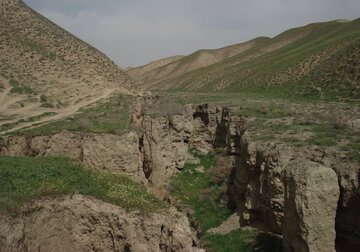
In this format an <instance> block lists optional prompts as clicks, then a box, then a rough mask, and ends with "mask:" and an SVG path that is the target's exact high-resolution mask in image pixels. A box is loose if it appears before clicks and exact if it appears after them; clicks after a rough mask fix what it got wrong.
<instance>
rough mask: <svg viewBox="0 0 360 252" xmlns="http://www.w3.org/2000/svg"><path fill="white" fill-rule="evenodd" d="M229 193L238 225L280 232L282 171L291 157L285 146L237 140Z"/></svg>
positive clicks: (282, 190)
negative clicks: (237, 218) (236, 210)
mask: <svg viewBox="0 0 360 252" xmlns="http://www.w3.org/2000/svg"><path fill="white" fill-rule="evenodd" d="M239 141H241V144H239V146H238V149H237V152H236V154H237V156H236V159H235V170H234V172H233V175H234V177H233V181H232V185H231V193H232V195H233V199H234V200H235V202H236V203H237V206H238V211H239V215H240V222H241V225H253V226H256V227H258V228H260V229H262V230H264V231H271V232H273V233H276V234H281V233H282V222H283V216H284V212H283V208H284V186H283V183H282V172H283V170H284V169H285V167H286V166H287V164H288V162H289V160H290V158H291V154H292V153H291V150H290V149H289V148H288V147H287V146H284V145H274V144H267V145H263V146H258V145H256V144H255V143H251V142H248V141H247V140H246V138H244V139H241V140H239Z"/></svg>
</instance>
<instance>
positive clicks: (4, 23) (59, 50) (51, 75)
mask: <svg viewBox="0 0 360 252" xmlns="http://www.w3.org/2000/svg"><path fill="white" fill-rule="evenodd" d="M0 75H1V76H0V88H1V94H0V116H1V118H0V120H1V122H2V124H4V123H7V124H8V123H14V122H16V123H18V124H22V123H24V122H25V121H29V118H30V117H31V118H32V121H37V120H39V118H43V119H44V118H45V117H46V118H49V119H51V118H52V117H54V116H55V115H56V116H57V117H62V115H63V114H66V115H67V114H71V113H73V112H75V111H76V110H77V109H78V108H80V107H82V106H84V105H87V104H90V103H92V102H94V101H97V100H99V99H101V98H104V97H107V96H108V95H110V93H112V92H113V91H120V92H127V90H129V89H131V88H132V83H133V81H132V79H131V78H130V77H129V76H128V75H127V74H125V73H124V72H123V70H122V69H120V68H119V67H118V66H117V65H116V64H114V63H113V62H112V61H111V60H110V59H109V58H108V57H107V56H106V55H104V54H103V53H101V52H100V51H98V50H97V49H95V48H94V47H92V46H90V45H88V44H87V43H85V42H84V41H81V40H80V39H78V38H76V37H75V36H73V35H71V34H70V33H68V32H67V31H65V30H64V29H62V28H60V27H59V26H57V25H56V24H54V23H52V22H51V21H49V20H48V19H46V18H44V17H43V16H41V15H40V14H38V13H37V12H35V11H34V10H32V9H31V8H29V7H28V6H27V5H26V4H25V3H24V2H22V1H21V0H2V1H1V3H0ZM53 119H54V118H53Z"/></svg>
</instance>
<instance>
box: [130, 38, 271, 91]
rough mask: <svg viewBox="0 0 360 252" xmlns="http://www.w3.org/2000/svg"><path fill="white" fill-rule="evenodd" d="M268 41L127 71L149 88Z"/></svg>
mask: <svg viewBox="0 0 360 252" xmlns="http://www.w3.org/2000/svg"><path fill="white" fill-rule="evenodd" d="M267 39H268V38H257V39H254V40H251V41H248V42H245V43H240V44H236V45H231V46H227V47H224V48H220V49H214V50H209V49H202V50H199V51H196V52H194V53H192V54H190V55H188V56H185V57H179V58H175V60H173V59H174V58H173V57H169V58H166V59H171V60H165V61H162V60H160V61H156V62H154V63H150V64H148V65H146V68H145V67H138V68H133V69H130V70H129V71H127V73H128V74H129V75H130V76H132V77H133V78H134V79H135V80H137V81H138V82H139V83H141V85H144V86H145V87H149V86H152V85H154V84H155V83H157V82H159V81H160V82H161V81H162V80H163V79H171V78H174V77H177V76H180V75H182V74H184V73H187V72H191V71H193V70H196V69H199V68H203V67H206V66H209V65H212V64H215V63H217V62H219V61H222V60H224V59H227V58H229V57H232V56H234V55H236V54H239V53H241V52H244V51H246V50H248V49H250V48H252V47H254V46H256V45H257V44H258V43H261V42H262V41H264V40H267ZM161 61H162V62H164V64H161V65H157V63H158V62H161ZM154 66H155V67H154ZM134 73H136V74H134Z"/></svg>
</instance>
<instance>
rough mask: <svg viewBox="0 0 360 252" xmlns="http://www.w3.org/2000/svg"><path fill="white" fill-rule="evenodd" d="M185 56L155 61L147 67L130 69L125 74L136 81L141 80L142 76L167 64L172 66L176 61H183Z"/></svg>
mask: <svg viewBox="0 0 360 252" xmlns="http://www.w3.org/2000/svg"><path fill="white" fill-rule="evenodd" d="M184 57H185V56H182V55H177V56H171V57H168V58H164V59H160V60H155V61H152V62H150V63H149V64H147V65H144V66H141V67H129V68H126V69H125V72H126V73H127V74H128V75H130V77H132V78H134V79H139V78H141V76H142V75H143V74H145V73H147V72H149V71H151V70H153V69H156V68H159V67H162V66H165V65H167V64H170V63H172V62H174V61H176V60H179V59H182V58H184Z"/></svg>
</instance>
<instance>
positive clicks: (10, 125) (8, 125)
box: [0, 112, 57, 131]
mask: <svg viewBox="0 0 360 252" xmlns="http://www.w3.org/2000/svg"><path fill="white" fill-rule="evenodd" d="M56 114H57V113H56V112H44V113H42V114H41V115H37V116H31V117H29V118H27V119H20V120H18V121H16V122H13V123H4V124H3V125H1V126H0V131H5V130H9V129H12V128H14V127H15V126H17V125H19V124H20V123H27V122H35V121H37V120H40V119H42V118H44V117H49V116H53V115H56Z"/></svg>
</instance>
